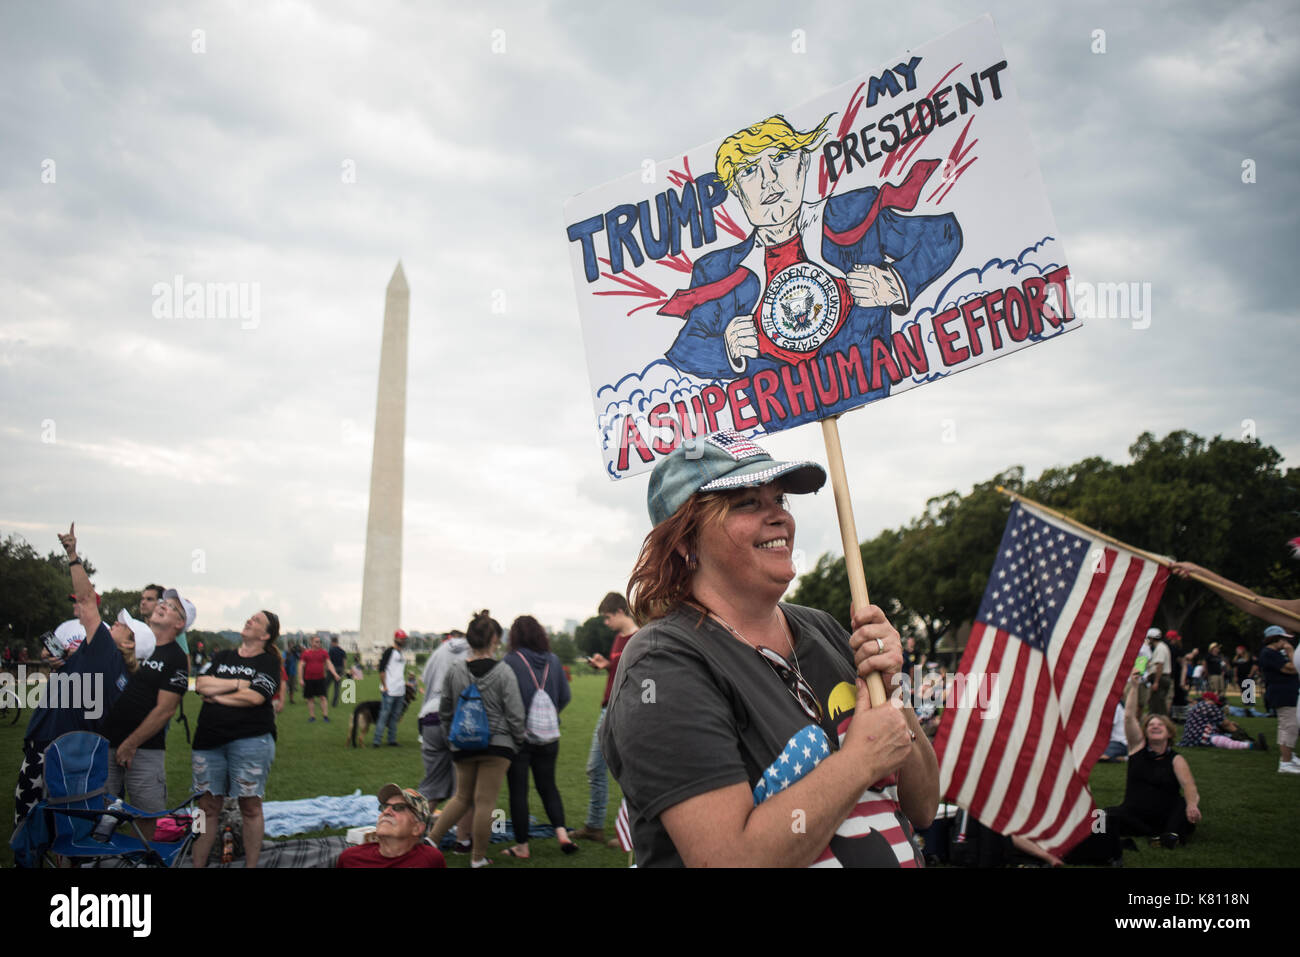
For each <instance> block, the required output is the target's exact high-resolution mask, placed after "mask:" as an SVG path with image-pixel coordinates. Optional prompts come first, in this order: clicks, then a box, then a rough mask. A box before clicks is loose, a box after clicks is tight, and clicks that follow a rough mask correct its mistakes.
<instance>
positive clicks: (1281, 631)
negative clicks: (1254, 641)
mask: <svg viewBox="0 0 1300 957" xmlns="http://www.w3.org/2000/svg"><path fill="white" fill-rule="evenodd" d="M1264 637H1265V638H1290V637H1291V632H1289V631H1287V630H1286V629H1285V628H1283V627H1282V626H1281V625H1269V626H1268V627H1267V628H1265V629H1264Z"/></svg>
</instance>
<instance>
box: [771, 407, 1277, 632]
mask: <svg viewBox="0 0 1300 957" xmlns="http://www.w3.org/2000/svg"><path fill="white" fill-rule="evenodd" d="M1129 455H1130V456H1131V459H1132V461H1131V462H1129V463H1128V464H1122V465H1120V464H1115V463H1112V462H1109V461H1107V460H1105V459H1103V458H1100V457H1091V458H1086V459H1083V460H1082V461H1079V462H1076V463H1074V464H1073V465H1068V466H1064V467H1057V468H1049V469H1047V470H1045V471H1044V472H1043V473H1042V474H1041V475H1039V476H1038V477H1037V478H1036V479H1026V477H1025V475H1024V469H1023V467H1021V466H1013V467H1010V468H1008V469H1006V470H1005V471H1003V472H999V473H998V474H997V475H994V476H993V477H992V478H990V479H989V480H988V481H986V482H981V483H978V484H976V485H975V486H974V488H973V489H972V490H971V491H970V492H968V493H966V494H965V495H962V494H960V493H959V492H956V491H952V492H948V493H947V494H945V495H940V496H936V497H935V498H932V499H930V500H929V501H928V502H927V503H926V508H925V511H924V512H923V513H922V514H921V515H919V516H918V517H916V518H915V519H913V520H912V521H911V522H910V523H908V524H907V525H906V526H904V527H902V528H897V529H886V530H884V531H882V532H881V533H880V534H879V535H877V536H876V537H875V538H872V539H870V540H868V541H865V542H863V543H862V544H861V552H862V564H863V567H864V568H865V570H866V578H867V588H868V591H869V593H870V596H871V601H872V603H874V604H876V605H879V606H880V607H881V608H883V609H884V610H885V612H886V613H887V614H888V615H889V617H890V621H891V622H892V623H893V624H894V626H895V627H896V628H898V630H899V632H900V633H902V634H903V635H904V636H912V637H914V638H916V639H917V645H918V648H919V650H921V651H926V652H933V651H934V649H935V648H936V647H940V648H946V647H952V648H954V650H955V645H956V639H958V637H959V636H964V632H965V630H966V628H968V627H969V623H970V622H972V621H973V620H974V618H975V614H976V612H977V611H978V610H979V605H980V601H981V599H982V598H983V595H984V588H985V585H986V584H987V583H988V576H989V572H990V570H991V569H992V567H993V559H994V555H995V553H996V551H997V547H998V543H999V542H1000V541H1001V539H1002V531H1003V528H1004V526H1005V525H1006V521H1007V515H1008V513H1009V511H1010V509H1011V500H1010V499H1009V498H1008V497H1007V496H1005V495H1003V494H1001V493H999V492H998V491H997V486H999V485H1001V486H1003V487H1005V488H1007V489H1010V490H1011V491H1014V492H1019V493H1020V494H1022V495H1024V496H1026V497H1028V498H1031V499H1033V500H1034V501H1036V502H1040V503H1042V504H1043V505H1047V506H1049V507H1051V508H1054V509H1056V510H1057V511H1059V512H1062V513H1064V514H1066V515H1068V516H1070V517H1071V518H1073V519H1075V520H1076V521H1079V522H1082V523H1083V524H1085V525H1088V526H1091V527H1092V528H1095V529H1097V530H1098V531H1100V532H1104V533H1105V534H1107V535H1111V536H1113V537H1114V538H1117V539H1119V540H1120V541H1123V542H1127V543H1128V544H1130V545H1133V546H1134V547H1136V548H1141V549H1144V550H1146V551H1150V552H1154V553H1156V554H1160V555H1167V556H1170V557H1173V558H1179V559H1186V560H1189V561H1194V562H1196V563H1197V564H1199V565H1202V566H1204V567H1206V568H1209V569H1212V570H1214V571H1216V572H1218V573H1219V574H1221V575H1224V576H1225V577H1227V578H1230V579H1232V580H1233V581H1237V582H1241V583H1242V584H1244V585H1247V586H1248V587H1251V588H1254V589H1255V590H1256V591H1257V592H1258V593H1259V594H1261V595H1271V596H1280V597H1287V598H1290V597H1296V596H1298V595H1300V562H1297V561H1296V560H1295V559H1293V558H1292V557H1291V553H1290V549H1289V547H1288V545H1287V542H1288V539H1290V538H1292V537H1294V536H1296V535H1297V534H1300V469H1296V468H1291V469H1287V470H1286V471H1285V472H1284V471H1283V470H1282V467H1281V466H1282V456H1281V455H1280V454H1279V453H1278V452H1277V450H1276V449H1273V448H1271V447H1269V446H1266V445H1262V444H1261V443H1260V442H1259V441H1258V440H1248V441H1237V440H1231V439H1224V438H1222V437H1215V438H1213V439H1209V440H1207V439H1204V438H1202V437H1200V436H1198V435H1195V434H1193V433H1191V432H1186V431H1176V432H1171V433H1170V434H1169V435H1167V436H1166V437H1165V438H1163V439H1157V438H1156V437H1155V436H1154V435H1152V434H1151V433H1149V432H1146V433H1143V434H1142V435H1141V436H1139V437H1138V439H1137V441H1136V442H1134V443H1133V445H1131V446H1130V447H1129ZM791 600H792V601H794V602H797V603H798V604H802V605H809V606H812V607H815V608H821V609H823V610H825V611H827V612H829V613H830V614H832V615H834V616H835V617H836V618H837V619H838V620H839V621H840V622H841V624H843V625H845V627H847V626H848V609H849V602H850V598H849V585H848V578H847V576H846V574H845V571H844V560H843V558H835V557H833V556H831V555H829V554H828V555H823V556H822V557H821V558H820V559H818V561H817V565H816V567H815V568H813V569H812V570H811V571H810V572H809V573H807V574H806V575H804V576H803V578H802V579H801V580H800V583H799V586H798V588H797V589H796V590H795V592H794V593H793V596H792V598H791ZM1153 625H1154V626H1155V627H1158V628H1161V629H1162V630H1168V629H1171V628H1172V629H1175V630H1177V631H1178V632H1179V633H1180V634H1181V635H1182V636H1183V639H1184V647H1198V646H1201V647H1203V646H1205V645H1208V644H1209V643H1210V642H1211V641H1221V642H1223V643H1224V645H1225V646H1228V647H1232V646H1233V645H1236V644H1244V645H1246V646H1247V647H1248V648H1250V649H1252V650H1258V648H1259V646H1260V638H1261V636H1262V629H1263V626H1262V625H1261V624H1260V623H1259V621H1258V620H1257V619H1254V618H1252V617H1250V616H1249V615H1246V614H1245V613H1244V612H1241V611H1238V610H1237V609H1235V608H1233V607H1232V606H1230V605H1228V604H1227V603H1226V602H1224V601H1221V600H1219V599H1218V598H1217V597H1216V596H1215V595H1213V593H1211V592H1210V591H1209V590H1208V589H1206V588H1205V587H1203V586H1201V585H1199V584H1197V583H1196V582H1191V581H1183V580H1182V579H1179V578H1176V577H1171V578H1170V580H1169V583H1168V585H1167V586H1166V587H1165V592H1164V596H1163V599H1162V600H1161V603H1160V607H1159V608H1158V610H1157V612H1156V617H1155V620H1154V622H1153ZM963 626H965V627H963ZM945 639H947V640H946V641H945ZM941 642H943V644H942V645H941V644H940V643H941ZM1230 642H1231V644H1229V643H1230Z"/></svg>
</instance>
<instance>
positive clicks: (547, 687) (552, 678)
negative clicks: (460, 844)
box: [504, 615, 578, 859]
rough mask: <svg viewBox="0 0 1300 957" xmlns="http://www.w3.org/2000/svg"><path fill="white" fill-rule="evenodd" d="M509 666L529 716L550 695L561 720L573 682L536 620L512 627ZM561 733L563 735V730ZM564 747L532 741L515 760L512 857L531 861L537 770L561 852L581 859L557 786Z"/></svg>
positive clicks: (518, 621)
mask: <svg viewBox="0 0 1300 957" xmlns="http://www.w3.org/2000/svg"><path fill="white" fill-rule="evenodd" d="M504 660H505V663H506V664H507V665H509V666H510V670H511V671H513V672H514V673H515V678H516V679H517V680H518V682H519V694H520V696H521V697H522V698H523V703H524V714H525V715H527V714H528V713H529V708H531V707H532V705H533V698H534V697H535V696H536V695H538V694H540V693H542V692H545V693H546V694H547V695H548V696H549V697H550V699H551V703H552V704H553V705H554V706H555V711H556V715H557V719H558V714H559V712H561V711H563V710H564V706H565V705H567V704H568V703H569V699H570V698H571V697H572V695H571V693H570V691H569V679H568V678H567V677H566V676H565V674H564V666H563V665H562V664H561V663H560V659H559V658H558V657H556V656H555V654H554V653H553V652H552V651H551V642H550V639H549V638H548V637H547V635H546V629H545V628H543V627H542V626H541V624H540V623H539V622H538V621H537V619H536V618H534V617H533V616H532V615H521V616H520V617H518V618H516V619H515V620H514V623H513V624H512V625H511V626H510V638H509V644H508V650H507V652H506V656H505V659H504ZM557 730H558V729H557ZM559 753H560V742H559V740H558V739H557V740H554V741H550V742H538V741H534V740H532V738H531V737H530V738H529V740H527V741H526V742H525V743H524V746H523V747H522V748H520V749H519V751H518V752H517V753H516V754H515V758H514V760H513V761H512V762H511V763H510V770H509V771H508V772H507V780H508V781H509V783H510V816H511V818H512V819H513V822H514V829H515V846H514V847H511V848H507V849H506V851H505V856H506V857H517V858H523V859H526V858H528V857H529V856H531V852H530V851H529V848H528V836H529V834H528V769H529V768H532V771H533V782H534V783H535V784H536V785H537V793H538V794H539V795H540V796H541V798H542V807H543V808H545V809H546V816H547V817H548V818H550V822H551V825H552V826H553V827H554V828H555V837H556V839H557V840H558V841H559V842H560V850H562V851H563V852H564V853H565V854H574V853H577V850H578V845H577V844H575V843H574V842H573V841H572V840H571V839H570V838H569V832H568V829H567V828H566V827H565V823H564V802H563V800H562V799H561V798H560V789H559V788H558V787H557V786H556V784H555V762H556V760H557V759H558V757H559Z"/></svg>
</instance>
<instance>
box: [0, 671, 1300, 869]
mask: <svg viewBox="0 0 1300 957" xmlns="http://www.w3.org/2000/svg"><path fill="white" fill-rule="evenodd" d="M573 671H574V681H573V701H572V702H571V703H570V704H569V706H568V707H567V708H565V710H564V712H563V714H562V715H561V722H562V723H561V731H562V734H563V736H562V737H561V739H560V757H559V763H558V765H557V768H556V776H557V779H558V783H559V787H560V794H561V795H562V796H563V798H564V811H565V816H566V818H567V823H568V825H569V826H570V827H573V828H577V827H581V826H582V824H583V819H584V817H585V814H586V809H587V775H586V765H587V753H588V749H589V747H590V744H591V733H592V730H593V728H594V727H595V724H596V718H597V715H598V714H599V712H600V697H601V694H602V693H603V691H604V686H605V677H604V675H603V674H591V673H583V671H585V669H583V668H581V666H578V667H575V668H574V669H573ZM378 696H379V679H378V676H377V675H369V676H367V677H366V679H365V680H363V681H362V682H361V683H360V685H359V686H358V690H357V700H358V701H362V700H369V699H373V698H377V697H378ZM1234 703H1235V701H1234ZM197 704H198V701H197V698H196V697H194V696H190V698H189V699H188V700H187V702H186V708H187V712H188V713H189V716H190V723H191V729H192V728H193V723H194V720H195V718H196V716H197V714H198V706H197ZM417 710H418V709H417V708H414V707H412V708H409V709H407V712H406V714H405V716H404V717H403V719H402V723H401V726H400V729H399V732H398V740H399V741H400V742H401V746H400V747H397V748H389V747H383V748H378V749H375V748H370V747H364V748H358V749H356V750H353V749H352V748H349V747H348V746H347V732H348V722H349V719H350V718H351V715H352V706H351V705H341V706H340V707H339V708H338V709H336V710H334V711H332V712H331V722H330V723H329V724H325V723H324V722H322V721H321V720H320V718H319V716H318V717H317V719H316V722H315V723H314V724H309V723H308V722H307V708H306V706H305V705H304V704H303V703H302V701H301V698H300V699H299V700H298V703H297V704H293V705H287V706H286V707H285V709H284V711H283V712H282V713H281V714H280V717H279V739H278V745H277V752H276V759H275V764H274V766H273V767H272V769H271V779H270V783H269V784H268V786H267V799H268V800H271V801H282V800H290V799H295V798H309V797H317V796H321V795H343V794H351V793H352V792H353V791H354V790H356V789H357V788H360V789H361V790H362V792H363V793H367V794H375V793H377V792H378V790H379V788H380V787H381V786H383V785H384V784H386V783H387V782H389V781H396V782H397V783H399V784H401V785H403V786H410V787H414V786H416V785H417V784H419V782H420V779H421V778H422V777H423V776H424V765H423V762H422V761H421V759H420V747H419V734H418V730H417V727H416V720H415V715H416V711H417ZM1240 724H1241V725H1242V727H1243V728H1245V729H1246V730H1247V731H1249V732H1250V733H1251V734H1256V733H1258V732H1260V731H1263V732H1265V735H1266V737H1267V738H1268V741H1269V748H1270V750H1269V752H1268V753H1267V754H1261V753H1260V752H1258V751H1220V750H1217V749H1208V748H1207V749H1187V750H1184V751H1183V753H1184V754H1185V755H1186V756H1187V758H1188V762H1189V764H1190V765H1191V768H1192V773H1193V775H1194V776H1195V778H1196V783H1197V786H1198V788H1199V789H1200V792H1201V810H1202V812H1203V813H1204V815H1205V817H1204V820H1203V821H1202V823H1201V824H1200V826H1199V827H1198V828H1197V831H1196V834H1195V835H1194V837H1193V839H1192V842H1191V843H1190V844H1189V845H1187V846H1186V847H1182V848H1179V849H1178V850H1175V851H1166V850H1164V849H1162V848H1159V847H1148V846H1147V844H1146V842H1145V840H1139V848H1140V850H1139V851H1137V852H1133V851H1129V852H1126V853H1125V855H1124V865H1125V867H1294V866H1295V865H1296V863H1297V861H1300V832H1297V830H1296V827H1295V811H1296V809H1297V808H1300V776H1296V775H1280V774H1278V773H1277V750H1276V746H1275V744H1274V742H1275V739H1276V732H1277V722H1276V721H1275V720H1268V719H1262V718H1246V719H1240ZM25 726H26V716H25V715H24V716H23V718H21V719H20V720H19V721H18V723H17V724H15V725H4V726H3V727H0V755H4V756H5V757H4V759H0V816H2V817H3V820H5V821H12V820H13V786H14V780H15V778H16V775H17V771H18V765H19V763H20V762H21V759H22V747H21V742H22V733H23V729H24V728H25ZM168 744H169V745H170V747H169V748H168V750H167V785H168V790H169V794H170V795H172V796H176V795H184V794H187V793H188V792H189V787H190V749H189V747H188V746H186V744H185V736H184V733H183V730H182V729H181V728H180V727H178V726H176V725H173V726H172V729H171V731H170V732H169V733H168ZM1124 773H1125V767H1124V765H1122V764H1114V765H1111V764H1099V765H1097V767H1096V769H1095V770H1094V771H1093V774H1092V780H1091V783H1092V789H1093V796H1094V797H1095V799H1096V802H1097V805H1098V806H1099V807H1106V806H1108V805H1112V804H1118V803H1119V802H1120V800H1121V799H1122V798H1123V794H1124ZM621 798H622V794H621V792H620V791H619V787H618V783H617V782H615V781H614V780H613V779H612V778H611V779H610V799H609V807H608V811H607V812H606V822H605V826H606V831H607V832H608V834H609V836H611V837H612V836H613V826H614V815H615V814H616V813H617V812H618V805H619V801H620V800H621ZM530 804H531V811H532V813H533V815H534V816H535V817H536V818H537V819H538V820H541V821H544V820H546V814H545V812H544V811H543V809H542V806H541V801H540V800H539V799H538V797H537V793H536V791H532V792H531V794H530ZM497 807H498V808H500V809H501V810H502V811H503V812H504V815H505V820H506V822H507V828H508V827H509V797H508V794H507V791H506V788H505V787H504V785H503V786H502V789H501V793H500V794H499V795H498V796H497ZM4 833H6V834H8V833H9V828H8V827H7V826H6V827H5V828H4ZM315 833H316V834H337V833H342V832H341V831H319V832H315ZM508 846H510V845H508V844H494V845H493V846H492V851H491V854H492V856H493V857H494V858H496V859H497V863H495V864H494V865H493V866H494V867H498V866H499V867H551V866H559V867H626V866H627V855H626V854H624V853H622V852H621V851H618V850H616V849H611V848H607V847H604V846H600V845H596V844H593V843H590V842H583V843H582V844H581V847H582V850H581V852H580V853H578V854H577V855H575V856H573V857H566V856H565V855H563V854H561V853H560V849H559V846H558V844H557V843H556V841H555V839H554V838H553V837H552V838H547V839H545V840H533V841H532V842H531V844H530V848H531V851H532V858H531V859H530V860H528V861H510V860H501V859H500V853H501V851H502V850H504V849H505V848H506V847H508ZM12 864H13V855H12V854H11V853H10V851H9V845H8V842H7V841H6V842H5V843H4V844H3V845H2V846H0V865H3V866H6V867H9V866H12ZM448 864H449V865H450V866H452V867H468V866H469V859H468V857H467V856H459V855H449V856H448Z"/></svg>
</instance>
